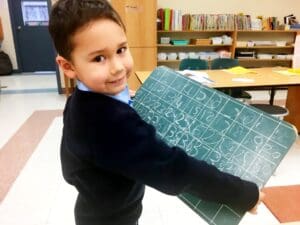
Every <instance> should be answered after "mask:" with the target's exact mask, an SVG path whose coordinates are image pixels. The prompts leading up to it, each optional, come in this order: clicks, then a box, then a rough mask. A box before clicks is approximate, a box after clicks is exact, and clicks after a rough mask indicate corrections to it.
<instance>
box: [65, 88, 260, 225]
mask: <svg viewBox="0 0 300 225" xmlns="http://www.w3.org/2000/svg"><path fill="white" fill-rule="evenodd" d="M61 163H62V170H63V176H64V178H65V180H66V181H67V182H68V183H70V184H72V185H74V186H75V187H76V188H77V190H78V191H79V195H78V198H77V202H76V206H75V219H76V224H77V225H96V224H97V225H131V224H134V223H135V222H136V221H137V220H138V218H139V216H140V214H141V211H142V203H141V202H142V198H143V194H144V185H149V186H151V187H153V188H155V189H157V190H159V191H162V192H164V193H166V194H170V195H178V194H180V193H183V192H188V193H191V194H194V195H196V196H198V197H200V198H202V199H205V200H209V201H215V202H219V203H226V204H228V205H230V206H232V207H234V208H237V209H239V210H244V211H246V210H249V209H250V208H252V207H253V206H254V205H255V203H256V202H257V200H258V188H257V186H256V185H255V184H253V183H251V182H247V181H244V180H241V179H240V178H238V177H235V176H232V175H230V174H227V173H223V172H221V171H219V170H218V169H217V168H215V167H214V166H211V165H208V164H207V163H206V162H204V161H199V160H196V159H194V158H192V157H190V156H188V155H187V154H186V153H185V151H183V150H182V149H180V148H177V147H169V146H168V145H167V144H165V143H164V142H163V141H161V140H160V139H158V138H157V136H156V133H155V129H154V127H153V126H151V125H149V124H147V123H146V122H145V121H143V120H142V119H141V118H140V117H139V115H138V114H137V113H136V112H135V110H134V109H133V108H131V107H130V106H129V105H127V104H124V103H122V102H120V101H118V100H115V99H113V98H110V97H108V96H105V95H102V94H97V93H93V92H84V91H80V90H79V89H76V90H75V92H74V93H73V94H72V96H71V97H70V98H69V99H68V101H67V104H66V107H65V110H64V127H63V137H62V142H61Z"/></svg>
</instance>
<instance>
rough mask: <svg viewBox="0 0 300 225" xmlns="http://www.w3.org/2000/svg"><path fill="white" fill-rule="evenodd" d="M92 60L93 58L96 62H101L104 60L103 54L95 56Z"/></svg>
mask: <svg viewBox="0 0 300 225" xmlns="http://www.w3.org/2000/svg"><path fill="white" fill-rule="evenodd" d="M94 60H95V61H96V62H102V61H103V60H104V56H102V55H98V56H96V57H95V59H94Z"/></svg>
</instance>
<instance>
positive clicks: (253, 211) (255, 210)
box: [249, 191, 265, 214]
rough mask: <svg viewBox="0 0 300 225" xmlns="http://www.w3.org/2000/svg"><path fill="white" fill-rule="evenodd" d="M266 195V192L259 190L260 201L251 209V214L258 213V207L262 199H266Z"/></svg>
mask: <svg viewBox="0 0 300 225" xmlns="http://www.w3.org/2000/svg"><path fill="white" fill-rule="evenodd" d="M264 197H265V193H263V192H261V191H259V196H258V201H257V203H256V205H255V206H254V207H253V208H252V209H250V210H249V213H251V214H257V207H258V206H259V204H260V203H261V202H262V200H263V199H264Z"/></svg>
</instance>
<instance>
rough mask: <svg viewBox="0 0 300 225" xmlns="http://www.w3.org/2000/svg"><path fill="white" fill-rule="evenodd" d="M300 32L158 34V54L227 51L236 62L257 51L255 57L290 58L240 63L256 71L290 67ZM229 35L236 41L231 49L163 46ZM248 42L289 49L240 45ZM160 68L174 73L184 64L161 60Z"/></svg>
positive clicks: (234, 31)
mask: <svg viewBox="0 0 300 225" xmlns="http://www.w3.org/2000/svg"><path fill="white" fill-rule="evenodd" d="M297 32H299V31H298V30H262V31H256V30H254V31H252V30H195V31H194V30H180V31H173V30H172V31H164V30H158V31H157V42H158V43H157V52H158V53H160V52H165V53H170V52H177V53H179V52H187V53H188V52H191V51H193V52H200V51H205V52H211V51H217V50H227V51H229V52H231V57H232V58H235V57H236V55H237V53H238V52H239V51H254V52H255V54H256V55H257V54H272V55H274V56H276V55H287V57H286V58H285V59H282V58H280V59H277V58H272V59H258V58H253V59H248V58H247V59H239V61H240V63H241V65H242V66H246V67H254V66H256V65H257V66H259V67H261V66H287V67H290V66H291V65H292V59H291V58H292V57H291V55H293V53H294V42H295V38H296V35H297ZM222 35H227V36H229V37H231V38H232V44H231V45H223V44H219V45H213V44H209V45H193V44H187V45H171V44H160V43H159V42H160V38H161V37H170V39H184V40H191V39H195V38H211V37H217V36H222ZM240 41H242V42H246V41H247V42H248V41H254V42H255V41H273V42H276V41H285V42H286V45H284V46H277V45H265V46H264V45H260V46H238V45H237V44H238V42H240ZM157 63H158V65H168V66H170V67H173V68H174V69H177V68H178V65H179V63H180V60H179V59H178V60H170V61H168V60H158V61H157Z"/></svg>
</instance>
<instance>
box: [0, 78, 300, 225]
mask: <svg viewBox="0 0 300 225" xmlns="http://www.w3.org/2000/svg"><path fill="white" fill-rule="evenodd" d="M0 81H1V85H2V86H7V87H6V88H2V91H1V93H0V224H1V225H2V224H3V225H74V219H73V206H74V201H75V197H76V191H75V189H74V188H73V187H71V186H69V185H67V184H66V183H65V182H64V181H63V178H62V175H61V170H60V161H59V145H60V136H61V129H62V117H61V110H62V109H63V107H64V103H65V97H64V96H63V95H58V94H57V90H56V78H55V76H54V75H28V74H27V75H25V76H24V75H17V76H16V75H14V76H9V77H0ZM252 95H253V98H254V99H256V100H260V99H262V98H266V94H265V92H260V93H257V92H255V93H252ZM277 97H279V98H284V97H285V93H284V92H280V93H279V94H278V95H277ZM281 102H284V101H281ZM299 161H300V140H299V138H298V140H297V142H296V143H295V145H294V146H293V148H292V149H291V151H290V152H289V153H288V155H287V156H286V157H285V159H284V160H283V162H282V163H281V165H280V166H279V168H278V169H277V171H276V174H275V176H272V177H271V179H270V180H269V182H268V184H267V185H268V186H272V185H286V184H287V185H288V184H300V176H299V169H300V164H299ZM1 174H2V176H1ZM7 191H8V192H7ZM1 200H2V201H1ZM140 224H141V225H179V224H180V225H182V224H188V225H196V224H197V225H201V224H206V223H205V222H204V221H203V220H202V219H201V218H200V217H198V216H197V215H196V214H195V213H194V212H193V211H191V210H190V209H189V208H188V207H186V206H185V205H184V204H183V203H182V202H181V201H180V200H178V199H177V198H176V197H171V196H167V195H164V194H161V193H159V192H157V191H155V190H153V189H151V188H147V191H146V195H145V199H144V211H143V214H142V217H141V219H140ZM240 224H241V225H250V224H251V225H253V224H255V225H271V224H272V225H275V224H279V222H278V221H277V220H276V219H275V217H274V216H273V215H272V214H271V213H270V212H269V211H268V209H267V208H266V207H265V206H264V205H261V206H260V208H259V213H258V215H255V216H254V215H250V214H246V216H245V217H244V218H243V220H242V222H241V223H240Z"/></svg>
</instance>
